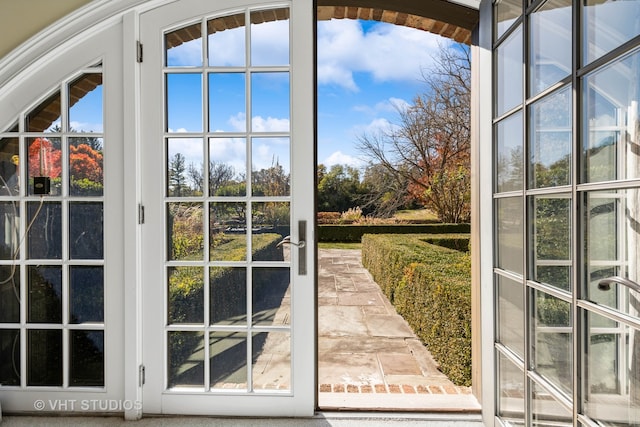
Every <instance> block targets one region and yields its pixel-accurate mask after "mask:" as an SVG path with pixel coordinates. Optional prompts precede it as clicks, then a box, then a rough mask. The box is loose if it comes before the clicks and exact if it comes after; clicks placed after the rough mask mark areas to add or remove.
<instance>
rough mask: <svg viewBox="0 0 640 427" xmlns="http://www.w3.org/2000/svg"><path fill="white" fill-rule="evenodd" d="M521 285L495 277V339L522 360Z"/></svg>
mask: <svg viewBox="0 0 640 427" xmlns="http://www.w3.org/2000/svg"><path fill="white" fill-rule="evenodd" d="M522 287H523V285H522V283H518V282H516V281H514V280H511V279H508V278H506V277H503V276H500V275H496V292H497V303H498V311H497V316H498V317H497V319H496V326H497V338H498V342H499V343H501V344H503V345H504V346H505V347H507V348H508V349H509V350H511V351H513V352H514V353H515V354H517V355H518V356H520V358H521V359H522V360H524V290H523V288H522Z"/></svg>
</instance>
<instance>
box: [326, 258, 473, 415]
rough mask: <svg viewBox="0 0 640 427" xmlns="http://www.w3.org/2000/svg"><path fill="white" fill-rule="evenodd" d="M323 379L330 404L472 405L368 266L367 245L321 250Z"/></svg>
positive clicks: (335, 406) (388, 407)
mask: <svg viewBox="0 0 640 427" xmlns="http://www.w3.org/2000/svg"><path fill="white" fill-rule="evenodd" d="M318 319H319V322H318V335H319V336H318V383H319V386H320V390H319V404H320V407H321V408H325V409H339V408H343V409H348V408H351V409H356V408H357V409H384V410H393V409H399V410H418V411H420V410H429V411H438V410H441V411H463V412H464V411H468V412H474V411H478V410H479V409H480V406H479V405H478V402H477V401H476V399H475V397H473V395H471V390H470V388H468V387H458V386H456V385H454V384H453V383H452V382H451V381H450V380H449V379H448V378H447V377H446V376H445V375H444V374H443V373H442V372H440V371H439V370H438V368H437V364H436V362H435V361H434V360H433V358H432V356H431V354H430V353H429V351H428V350H427V349H426V348H425V347H424V345H422V343H421V342H420V340H419V339H418V338H417V337H416V335H415V334H414V333H413V331H412V330H411V328H409V325H408V324H407V323H406V321H405V320H404V319H403V318H402V317H401V316H400V315H398V314H397V312H396V310H395V308H394V307H393V306H392V305H391V303H390V302H389V300H388V299H387V298H386V296H385V295H384V294H383V293H382V291H381V290H380V287H379V286H378V284H376V283H375V282H374V281H373V279H372V277H371V275H370V274H369V272H368V271H367V270H366V269H365V268H364V267H363V266H362V258H361V251H359V250H347V249H320V250H319V251H318Z"/></svg>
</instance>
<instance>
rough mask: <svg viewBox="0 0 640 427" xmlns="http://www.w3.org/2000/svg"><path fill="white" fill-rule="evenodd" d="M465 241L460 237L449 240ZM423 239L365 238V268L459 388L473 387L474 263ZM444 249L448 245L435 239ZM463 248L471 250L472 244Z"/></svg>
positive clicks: (461, 253) (375, 236)
mask: <svg viewBox="0 0 640 427" xmlns="http://www.w3.org/2000/svg"><path fill="white" fill-rule="evenodd" d="M451 237H452V239H453V240H456V241H458V243H456V244H455V245H459V244H460V243H459V242H460V241H463V240H464V238H463V237H462V236H451ZM429 238H431V237H429V236H424V235H397V234H396V235H365V236H363V238H362V262H363V264H364V266H365V267H366V268H367V269H368V270H369V272H371V275H372V276H373V278H374V279H375V281H376V282H377V283H378V284H379V285H380V287H381V288H382V290H383V292H384V293H385V294H386V295H387V297H388V298H389V300H390V301H391V302H392V304H393V305H394V306H395V307H396V310H397V311H398V313H399V314H400V315H401V316H402V317H403V318H404V319H405V320H406V321H407V323H409V325H410V326H411V328H412V329H413V331H414V332H415V333H416V335H417V336H418V337H419V338H420V339H421V340H422V341H423V342H424V343H425V345H426V346H427V348H428V349H429V351H430V352H431V354H432V355H433V357H434V358H435V359H436V360H437V361H438V363H439V364H440V368H441V370H442V372H444V373H445V374H446V375H447V376H448V377H449V378H450V379H451V381H453V382H454V383H456V384H458V385H465V386H468V385H471V260H470V256H469V254H468V253H467V252H460V251H456V250H452V249H448V248H446V247H443V246H445V245H446V244H445V245H441V246H436V245H433V244H430V243H428V242H427V241H426V240H427V239H429ZM436 240H437V241H438V242H440V243H442V242H443V241H446V240H447V237H445V236H437V238H436ZM464 246H465V247H468V240H467V243H466V245H464Z"/></svg>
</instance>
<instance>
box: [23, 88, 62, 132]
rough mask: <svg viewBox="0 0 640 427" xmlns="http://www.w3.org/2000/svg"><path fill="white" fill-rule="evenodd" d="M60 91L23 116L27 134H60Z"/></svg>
mask: <svg viewBox="0 0 640 427" xmlns="http://www.w3.org/2000/svg"><path fill="white" fill-rule="evenodd" d="M60 99H61V98H60V91H57V92H55V93H54V94H53V95H51V96H49V98H47V99H45V100H44V101H42V102H41V103H40V104H39V105H38V106H37V107H35V108H34V109H33V110H31V111H30V112H29V113H27V115H26V116H25V122H26V123H25V129H26V131H27V132H60V131H61V130H62V129H61V126H60V125H61V123H60V114H61V113H60V112H61V109H60Z"/></svg>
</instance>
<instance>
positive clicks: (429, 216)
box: [394, 209, 438, 221]
mask: <svg viewBox="0 0 640 427" xmlns="http://www.w3.org/2000/svg"><path fill="white" fill-rule="evenodd" d="M394 218H397V219H399V220H405V221H409V220H413V221H416V220H422V221H437V220H438V217H437V216H436V215H435V214H434V213H433V212H431V211H430V210H428V209H411V210H401V211H398V212H396V214H395V215H394Z"/></svg>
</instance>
